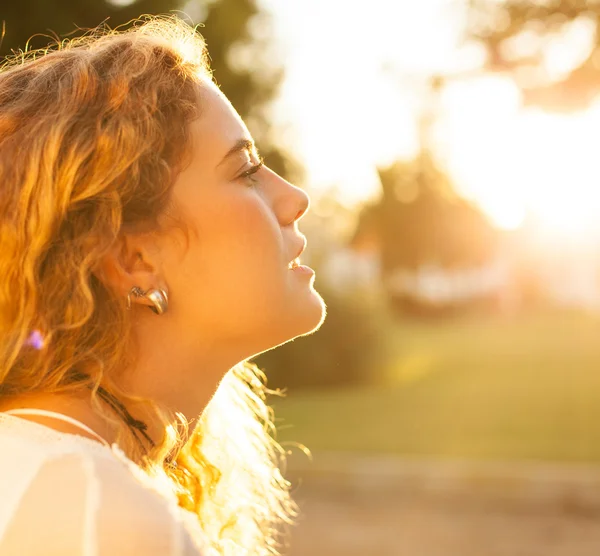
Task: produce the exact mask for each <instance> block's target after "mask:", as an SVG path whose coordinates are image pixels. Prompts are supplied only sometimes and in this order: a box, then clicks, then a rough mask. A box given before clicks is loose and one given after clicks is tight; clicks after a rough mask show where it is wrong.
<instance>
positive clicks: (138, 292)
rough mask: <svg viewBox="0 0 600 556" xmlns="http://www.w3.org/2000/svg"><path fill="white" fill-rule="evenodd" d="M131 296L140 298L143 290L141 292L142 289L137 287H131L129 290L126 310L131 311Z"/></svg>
mask: <svg viewBox="0 0 600 556" xmlns="http://www.w3.org/2000/svg"><path fill="white" fill-rule="evenodd" d="M132 295H135V296H136V297H142V296H143V295H144V290H142V288H139V287H138V286H133V288H131V289H130V290H129V293H128V294H127V309H131V296H132Z"/></svg>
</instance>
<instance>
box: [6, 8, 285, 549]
mask: <svg viewBox="0 0 600 556" xmlns="http://www.w3.org/2000/svg"><path fill="white" fill-rule="evenodd" d="M206 79H209V80H210V79H212V78H211V73H210V68H209V65H208V62H207V52H206V48H205V44H204V40H203V38H202V37H201V35H200V34H199V33H198V32H197V30H196V28H195V27H191V26H190V25H188V24H187V23H186V22H184V21H183V20H181V19H179V18H178V17H177V16H172V15H168V16H167V15H163V16H142V17H140V18H139V19H136V20H135V21H134V22H131V25H130V26H129V27H128V28H127V29H125V30H119V29H118V28H117V29H114V30H113V29H109V28H108V27H106V26H102V27H99V28H96V29H93V30H91V31H88V32H87V33H86V34H85V35H84V36H82V37H78V38H74V39H70V40H65V41H61V42H59V43H57V44H56V47H48V48H45V49H38V50H33V51H26V52H22V51H19V52H18V53H14V54H13V55H12V56H10V57H8V58H6V59H5V61H4V63H3V65H2V67H1V68H0V189H1V194H0V244H1V245H2V250H1V252H0V402H1V401H2V400H9V399H10V398H11V397H16V396H20V395H24V394H30V393H37V392H50V393H74V394H78V395H79V394H81V393H82V392H88V395H90V393H89V391H88V389H89V390H91V400H92V403H93V407H94V410H95V411H96V412H97V413H98V414H100V415H102V417H103V418H104V419H106V420H108V421H112V422H117V421H118V419H117V418H116V417H115V414H114V413H112V412H111V411H110V410H109V409H107V408H106V406H105V405H103V404H102V403H101V401H100V400H99V399H98V388H100V387H101V389H104V390H106V391H107V392H109V393H110V394H111V395H113V396H115V397H116V398H117V399H118V400H120V401H121V402H122V403H124V404H125V405H127V402H128V401H132V402H133V401H135V402H143V403H144V404H146V406H147V407H148V408H149V409H150V411H152V414H153V415H154V416H155V417H156V419H157V420H158V422H162V423H164V437H163V438H162V439H161V441H160V443H159V444H158V445H157V446H155V447H154V448H153V449H151V450H150V452H149V453H147V454H144V453H142V451H141V448H140V445H139V444H138V443H137V442H136V441H135V440H136V439H135V438H134V436H133V434H132V433H131V432H130V431H129V429H127V428H126V427H122V429H123V431H122V432H121V433H120V436H119V438H118V439H117V442H118V443H119V445H120V446H122V447H123V449H124V451H125V452H126V453H127V454H128V455H129V456H130V457H131V458H132V459H134V460H135V461H138V462H140V465H141V466H142V467H143V468H144V469H145V470H146V471H147V472H148V473H149V474H151V475H154V476H160V477H161V478H162V479H164V480H166V481H168V484H169V485H170V487H171V488H172V489H173V490H174V491H175V492H176V494H177V496H178V499H179V503H180V505H181V506H182V507H184V508H186V509H187V510H191V511H193V512H195V513H196V514H197V515H198V519H199V520H200V523H201V526H202V528H203V530H204V532H205V533H206V534H207V535H208V537H209V539H210V541H211V543H212V545H213V546H214V547H215V548H217V550H219V551H220V553H222V554H238V553H239V554H255V555H263V554H276V553H277V550H278V546H280V541H281V533H282V531H283V530H285V529H286V528H285V526H284V524H286V523H290V522H291V519H292V517H293V516H294V515H295V511H296V507H295V505H294V503H293V501H292V500H291V497H290V493H289V490H290V485H289V483H288V482H287V481H286V480H285V479H284V478H283V476H282V474H281V473H280V467H281V465H282V463H283V458H284V451H283V450H282V448H281V446H280V445H279V444H278V443H277V442H276V441H275V440H274V427H273V416H272V412H271V409H270V408H269V407H268V405H267V403H266V395H267V394H269V393H271V391H269V390H268V389H267V388H266V381H265V377H264V375H263V374H262V372H261V371H260V370H259V369H258V368H257V367H256V366H255V365H253V364H251V363H250V362H247V361H245V362H242V363H240V364H238V365H236V366H235V367H234V368H232V369H231V370H230V371H229V372H228V373H227V375H226V376H225V378H224V380H223V381H222V383H221V384H220V386H219V388H218V390H217V392H216V394H215V396H214V398H213V399H212V400H211V402H210V403H209V405H208V407H207V408H206V410H205V411H204V412H203V414H202V416H200V418H199V420H198V423H197V425H196V426H195V427H194V429H193V431H191V432H190V431H189V430H188V423H187V422H186V421H185V419H184V418H183V416H182V415H181V414H173V413H172V412H170V411H168V410H167V409H166V408H164V407H160V406H159V405H158V404H157V403H155V402H154V401H152V400H143V399H141V398H139V397H136V396H135V395H133V393H131V392H126V391H124V390H123V389H122V388H120V387H119V385H118V380H116V378H117V377H116V373H117V370H118V369H119V368H124V367H125V366H126V365H127V364H128V362H130V361H132V360H133V358H134V357H135V355H134V350H132V349H131V345H132V344H131V341H132V338H133V336H132V330H131V325H130V320H129V318H128V313H127V310H126V304H125V303H124V300H123V299H122V298H117V297H116V295H115V293H114V292H113V291H111V289H109V288H108V287H107V286H106V285H105V284H103V282H102V281H101V280H100V279H99V278H98V277H97V275H96V274H95V272H94V271H95V270H96V269H97V265H98V264H99V261H100V260H101V259H102V257H103V256H104V255H105V254H106V253H108V251H109V250H110V248H111V246H112V245H113V244H114V242H115V241H117V239H118V237H119V236H120V234H122V233H124V232H127V231H137V230H141V229H144V230H145V229H152V228H153V227H156V226H157V225H158V224H157V223H158V216H159V215H160V214H161V211H162V210H163V207H164V206H166V205H167V204H168V199H169V194H170V190H171V187H172V184H173V182H174V179H175V177H176V176H177V174H178V172H179V171H180V170H181V169H182V168H183V167H184V166H185V164H186V160H187V157H188V156H189V154H190V151H189V148H188V147H189V146H190V138H189V127H188V124H189V122H190V121H192V120H194V119H195V118H197V117H199V116H200V115H201V110H202V102H201V100H200V96H199V92H200V88H201V82H202V80H206ZM32 331H41V334H42V336H43V339H44V343H43V346H41V345H40V346H38V347H39V348H40V349H33V348H32V347H31V346H30V343H31V342H30V338H31V332H32ZM84 370H85V372H83V371H84ZM101 391H102V390H101ZM188 433H189V434H188Z"/></svg>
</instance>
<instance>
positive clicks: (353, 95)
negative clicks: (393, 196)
mask: <svg viewBox="0 0 600 556" xmlns="http://www.w3.org/2000/svg"><path fill="white" fill-rule="evenodd" d="M309 4H312V2H309ZM374 4H376V6H371V7H370V9H369V10H365V11H364V12H363V11H361V10H357V9H349V5H348V4H347V3H345V2H343V1H342V0H329V1H328V2H326V3H320V4H319V6H318V9H317V6H316V4H315V6H314V9H315V11H314V12H313V11H312V10H311V9H308V8H309V7H308V6H307V5H306V4H305V3H302V5H301V4H300V3H299V2H289V3H286V5H285V8H283V7H278V6H279V5H278V4H277V3H273V6H272V9H273V11H274V14H275V17H276V18H277V21H278V29H279V30H280V32H281V33H282V37H281V38H282V40H283V41H284V42H286V41H287V47H288V53H287V60H288V78H287V81H286V84H285V86H284V91H283V92H284V97H283V99H282V101H281V104H280V106H279V110H280V111H281V112H280V113H281V114H289V113H292V112H293V113H294V114H295V115H296V116H297V118H296V120H297V125H296V128H297V129H296V132H297V136H296V137H295V138H294V140H293V141H290V145H291V146H292V147H293V148H294V150H295V151H296V152H299V153H300V155H301V156H302V157H303V159H304V160H305V161H306V164H307V167H308V177H309V180H310V181H311V184H312V185H314V186H317V187H318V186H325V187H327V186H332V185H337V186H338V189H339V190H340V191H341V192H342V195H343V196H344V197H346V198H347V200H353V201H354V200H361V199H365V198H368V197H369V196H372V195H373V194H375V193H376V192H377V190H378V181H377V174H376V171H375V168H376V167H377V166H381V165H387V164H389V163H390V162H391V161H392V160H393V159H394V158H411V157H413V156H414V155H415V153H416V152H418V150H419V140H420V137H419V132H418V129H419V128H418V123H419V119H420V118H421V117H422V115H423V112H424V110H426V109H428V105H427V103H431V102H432V97H431V96H429V95H428V92H427V88H426V87H427V77H428V76H431V75H432V74H433V73H436V72H439V73H441V74H452V75H458V76H459V77H457V78H454V79H451V80H449V81H448V84H447V86H446V87H445V89H444V90H443V91H442V93H441V94H440V96H439V97H437V99H433V101H434V102H435V103H436V104H435V106H434V107H433V108H432V109H433V110H434V112H435V119H436V121H437V124H436V127H435V133H434V137H435V150H436V154H437V155H438V157H439V159H440V161H441V162H442V164H443V165H444V166H445V167H446V169H447V171H448V172H449V174H450V176H451V177H452V178H453V180H454V182H455V183H456V186H457V188H458V190H459V191H460V192H461V193H462V194H464V195H465V196H466V197H468V198H470V199H472V200H474V201H475V202H476V203H477V204H479V205H480V206H481V207H482V209H483V210H484V211H485V212H486V213H487V214H488V215H489V217H490V218H491V219H492V221H493V222H494V223H495V224H496V225H497V226H499V227H501V228H505V229H514V228H518V227H519V226H521V225H522V224H523V223H524V221H525V220H527V221H534V222H535V223H536V226H538V227H539V229H541V230H542V231H543V232H544V233H545V234H547V235H548V236H552V237H553V236H557V237H565V238H569V239H571V240H576V241H587V240H589V239H590V238H593V237H596V238H598V237H600V218H599V217H598V216H597V215H600V187H599V186H598V184H599V183H600V167H598V164H597V156H596V154H595V153H594V148H595V145H598V144H599V143H600V141H599V140H600V104H596V105H595V106H593V107H592V108H590V109H589V110H587V111H586V112H584V113H577V114H560V115H559V114H550V113H543V112H541V111H540V110H537V109H535V108H524V107H523V103H522V98H521V93H520V91H519V88H518V87H517V85H516V84H515V83H514V82H513V81H512V80H511V79H509V78H508V77H490V76H487V77H485V76H484V77H478V78H477V77H470V78H467V77H460V75H461V71H463V70H466V73H465V74H464V75H465V76H466V75H469V70H468V68H473V67H476V66H477V56H478V51H477V49H474V48H473V46H472V45H471V46H469V45H466V46H465V45H463V44H461V41H460V39H461V33H462V26H463V23H464V19H463V13H462V12H461V9H460V8H459V7H458V6H457V4H455V3H448V2H444V1H442V0H428V1H427V2H423V3H412V4H410V7H409V6H407V5H406V4H404V3H399V2H398V3H394V2H383V1H378V0H374ZM450 4H451V5H450ZM316 13H319V14H320V15H319V17H312V16H311V17H309V15H310V14H316ZM392 22H393V23H392ZM582 25H583V24H582ZM571 27H572V28H571ZM571 27H569V29H567V33H566V34H565V37H564V41H562V42H560V41H559V42H560V45H561V46H560V48H557V49H554V50H552V49H550V50H549V51H548V55H547V56H546V58H547V59H545V66H546V69H547V71H548V74H549V76H554V77H556V76H557V75H559V74H561V72H562V73H564V71H567V70H568V69H569V68H570V67H571V66H572V65H573V64H574V63H576V62H578V61H579V60H580V59H581V56H582V55H584V54H585V51H586V50H587V49H588V48H589V42H590V41H589V40H588V39H589V36H588V35H589V32H588V31H589V30H588V29H587V28H581V25H579V24H577V25H574V26H571ZM584 27H585V25H584ZM357 29H360V33H359V34H357ZM307 30H310V39H308V40H307V36H306V32H307ZM553 53H554V54H553ZM479 54H480V53H479ZM390 67H392V68H393V71H390V69H389V68H390ZM471 75H472V74H471ZM430 108H431V107H430Z"/></svg>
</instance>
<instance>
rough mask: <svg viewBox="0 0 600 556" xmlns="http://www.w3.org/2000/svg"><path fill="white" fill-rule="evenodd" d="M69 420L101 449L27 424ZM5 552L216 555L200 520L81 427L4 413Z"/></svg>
mask: <svg viewBox="0 0 600 556" xmlns="http://www.w3.org/2000/svg"><path fill="white" fill-rule="evenodd" d="M21 414H38V415H45V416H50V417H55V418H57V419H61V420H63V421H68V422H70V423H72V424H74V425H76V426H78V427H80V428H82V429H84V430H86V431H87V432H88V433H90V434H91V435H92V436H95V437H96V438H98V440H100V442H102V444H100V443H98V442H96V441H95V440H92V439H91V438H87V437H84V436H81V435H79V434H70V433H64V432H60V431H57V430H54V429H52V428H50V427H47V426H45V425H42V424H40V423H36V422H33V421H30V420H28V419H22V418H20V417H19V416H18V415H21ZM0 554H2V555H3V556H13V555H14V556H18V555H23V554H27V555H28V556H38V555H39V556H41V555H44V556H109V555H110V556H113V555H116V554H118V555H119V556H140V555H144V556H213V554H214V552H213V551H212V550H211V549H210V548H208V542H206V541H204V536H203V533H202V531H201V529H200V525H199V522H198V519H197V517H196V515H194V514H193V513H191V512H188V511H187V510H184V509H183V508H181V507H180V506H179V505H178V503H177V498H176V496H175V494H174V493H173V491H172V490H171V489H170V488H169V485H166V484H163V483H162V482H161V481H160V480H159V479H154V478H151V477H150V476H149V475H148V474H147V473H146V472H145V471H144V470H143V469H142V468H140V467H139V466H138V465H136V464H135V463H134V462H133V461H131V460H130V459H129V458H127V456H126V455H125V454H124V453H123V451H122V450H121V449H120V448H119V447H118V446H117V444H112V446H111V445H109V444H108V443H107V442H106V441H105V440H104V439H103V438H101V437H100V436H99V435H97V434H96V433H95V432H94V431H93V430H91V429H90V428H89V427H87V426H86V425H84V424H83V423H81V422H79V421H77V420H75V419H72V418H71V417H68V416H66V415H62V414H60V413H55V412H48V411H45V410H39V409H29V408H28V409H23V410H10V411H6V412H0Z"/></svg>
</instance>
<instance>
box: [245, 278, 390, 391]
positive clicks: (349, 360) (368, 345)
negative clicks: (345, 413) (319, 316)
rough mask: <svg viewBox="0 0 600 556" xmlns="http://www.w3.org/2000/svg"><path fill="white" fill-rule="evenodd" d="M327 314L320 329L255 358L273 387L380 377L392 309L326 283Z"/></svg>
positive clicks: (369, 380) (334, 383) (358, 381)
mask: <svg viewBox="0 0 600 556" xmlns="http://www.w3.org/2000/svg"><path fill="white" fill-rule="evenodd" d="M318 290H319V292H320V293H321V295H322V296H323V298H324V299H325V301H326V303H327V318H326V319H325V322H324V324H323V325H322V326H321V328H320V329H319V331H318V332H317V333H316V334H312V335H310V336H303V337H300V338H296V339H295V340H293V341H291V342H288V343H287V344H285V345H283V346H281V347H278V348H276V349H275V350H272V351H268V352H266V353H264V354H262V355H260V356H259V357H257V358H256V359H255V362H256V363H257V364H258V366H259V367H261V368H262V369H263V370H264V371H265V372H266V373H267V376H268V378H269V386H270V387H272V388H288V387H289V388H294V389H297V388H315V387H331V386H340V385H350V384H366V383H372V382H376V381H377V380H380V379H381V369H382V368H383V366H384V363H385V360H386V357H387V353H388V349H389V345H388V336H387V333H386V332H387V330H388V329H389V328H388V327H387V324H386V323H387V315H386V314H385V313H384V312H383V311H381V310H378V309H377V308H376V307H374V305H373V303H372V302H371V301H369V300H367V299H366V298H363V297H360V296H358V295H356V296H354V295H349V296H340V295H338V294H336V293H335V292H332V291H327V290H326V289H324V288H323V287H320V286H319V287H318Z"/></svg>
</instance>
